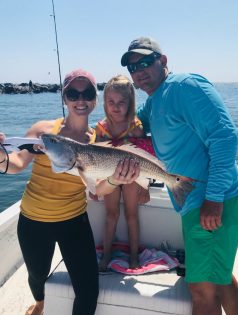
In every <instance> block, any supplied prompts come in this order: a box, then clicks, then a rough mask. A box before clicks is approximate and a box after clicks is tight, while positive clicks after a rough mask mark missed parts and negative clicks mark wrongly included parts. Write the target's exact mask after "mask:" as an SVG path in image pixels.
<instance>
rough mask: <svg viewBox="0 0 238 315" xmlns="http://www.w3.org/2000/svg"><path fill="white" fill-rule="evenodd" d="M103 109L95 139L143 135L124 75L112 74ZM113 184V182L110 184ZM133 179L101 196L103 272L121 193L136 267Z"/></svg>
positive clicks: (116, 140) (115, 140) (120, 139)
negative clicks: (104, 216)
mask: <svg viewBox="0 0 238 315" xmlns="http://www.w3.org/2000/svg"><path fill="white" fill-rule="evenodd" d="M104 110H105V114H106V118H105V119H103V120H102V121H100V122H98V123H97V126H96V133H97V141H105V140H109V139H111V140H112V143H113V144H114V145H116V144H118V143H121V142H123V141H124V142H125V140H128V138H130V137H133V138H138V137H144V136H145V135H144V132H143V130H142V125H141V122H140V120H139V119H138V118H136V117H135V91H134V87H133V84H132V83H131V81H130V80H129V79H128V78H127V77H126V76H123V75H118V76H116V77H113V78H112V79H111V80H110V81H109V82H108V83H107V84H106V86H105V89H104ZM111 185H114V183H111ZM138 189H139V186H138V184H136V183H135V182H134V183H132V184H127V185H121V186H118V187H116V188H115V189H114V191H113V192H112V193H111V194H109V195H106V196H104V201H105V207H106V227H105V235H104V244H103V258H102V259H101V261H100V263H99V269H100V270H101V271H105V270H106V269H107V265H108V263H109V261H110V258H111V246H112V242H113V239H114V235H115V231H116V226H117V222H118V218H119V214H120V198H121V194H122V196H123V200H124V206H125V218H126V221H127V225H128V238H129V244H130V268H136V267H138V265H139V264H138V246H139V222H138V192H139V190H138Z"/></svg>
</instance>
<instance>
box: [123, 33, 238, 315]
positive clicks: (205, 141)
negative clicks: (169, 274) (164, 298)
mask: <svg viewBox="0 0 238 315" xmlns="http://www.w3.org/2000/svg"><path fill="white" fill-rule="evenodd" d="M121 64H122V66H127V69H128V71H129V72H130V74H131V77H132V79H133V81H134V83H135V85H136V86H137V87H138V88H140V89H142V90H143V91H145V92H146V93H147V94H148V95H149V97H148V99H147V101H146V103H145V104H144V106H143V107H141V108H140V109H139V110H138V117H139V118H140V119H141V121H142V123H143V127H144V129H145V131H146V132H148V133H149V132H150V133H151V136H152V141H153V146H154V149H155V152H156V155H157V157H158V159H159V160H161V161H162V162H163V163H164V164H165V166H166V169H167V171H168V172H169V173H172V174H177V175H181V176H185V177H188V178H191V179H193V180H194V182H193V185H194V189H193V191H192V192H190V193H189V195H188V196H187V198H186V200H185V203H184V205H183V206H182V207H179V206H178V205H177V204H176V203H175V200H174V197H173V195H172V193H171V192H169V193H170V197H171V200H172V202H173V204H174V207H175V209H176V211H178V212H179V213H180V214H181V216H182V227H183V235H184V242H185V252H186V262H185V263H186V278H185V279H186V281H187V282H188V283H189V289H190V292H191V295H192V300H193V314H194V315H195V314H196V315H200V314H201V315H204V314H209V315H218V314H219V315H220V314H221V312H222V310H221V305H222V306H223V308H224V309H225V311H226V314H229V315H235V314H237V310H238V284H237V281H236V279H235V278H234V276H233V275H232V270H233V265H234V260H235V255H236V250H237V244H238V169H237V164H236V153H237V143H238V139H237V130H236V127H235V125H234V123H233V121H232V119H231V117H230V115H229V113H228V111H227V109H226V108H225V106H224V104H223V101H222V99H221V97H220V96H219V94H218V93H217V91H216V90H215V88H214V87H213V85H212V84H211V83H210V82H209V81H207V80H206V79H205V78H204V77H202V76H200V75H197V74H173V73H170V72H169V71H168V67H167V57H166V56H165V55H164V54H163V53H162V50H161V48H160V47H159V45H158V43H157V42H156V41H154V40H153V39H152V38H149V37H140V38H138V39H135V40H133V41H132V42H131V44H130V46H129V48H128V51H127V52H126V53H125V54H124V55H123V56H122V58H121Z"/></svg>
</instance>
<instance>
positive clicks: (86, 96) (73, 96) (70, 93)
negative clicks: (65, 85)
mask: <svg viewBox="0 0 238 315" xmlns="http://www.w3.org/2000/svg"><path fill="white" fill-rule="evenodd" d="M96 94H97V93H96V90H95V88H94V87H93V86H92V87H90V88H88V89H86V90H84V91H81V92H80V91H78V90H75V89H68V90H67V91H66V92H65V93H64V95H65V96H66V98H67V99H68V100H69V101H70V102H77V101H78V100H79V99H80V97H81V99H83V100H85V101H92V100H94V99H95V97H96Z"/></svg>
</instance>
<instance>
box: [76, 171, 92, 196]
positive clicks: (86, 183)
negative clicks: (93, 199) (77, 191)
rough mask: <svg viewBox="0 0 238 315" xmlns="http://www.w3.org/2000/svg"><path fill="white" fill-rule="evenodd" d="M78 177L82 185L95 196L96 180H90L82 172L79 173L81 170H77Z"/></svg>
mask: <svg viewBox="0 0 238 315" xmlns="http://www.w3.org/2000/svg"><path fill="white" fill-rule="evenodd" d="M78 172H79V175H80V176H81V178H82V181H83V183H84V185H85V186H86V187H87V189H88V190H89V191H91V193H92V194H94V195H95V194H96V180H95V179H94V178H91V177H89V176H86V175H85V173H84V172H82V171H81V169H80V168H79V169H78Z"/></svg>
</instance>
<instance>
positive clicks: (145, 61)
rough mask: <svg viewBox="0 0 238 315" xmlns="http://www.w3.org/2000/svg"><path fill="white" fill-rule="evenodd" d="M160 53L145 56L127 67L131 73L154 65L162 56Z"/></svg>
mask: <svg viewBox="0 0 238 315" xmlns="http://www.w3.org/2000/svg"><path fill="white" fill-rule="evenodd" d="M160 56H161V55H160V54H157V53H153V54H151V55H148V56H145V57H143V58H141V59H140V60H139V61H137V62H135V63H130V64H129V65H127V69H128V71H129V72H130V73H134V72H136V71H138V70H143V69H146V68H148V67H150V66H152V65H153V63H154V62H155V60H156V59H158V58H160Z"/></svg>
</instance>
